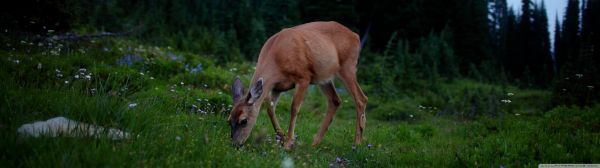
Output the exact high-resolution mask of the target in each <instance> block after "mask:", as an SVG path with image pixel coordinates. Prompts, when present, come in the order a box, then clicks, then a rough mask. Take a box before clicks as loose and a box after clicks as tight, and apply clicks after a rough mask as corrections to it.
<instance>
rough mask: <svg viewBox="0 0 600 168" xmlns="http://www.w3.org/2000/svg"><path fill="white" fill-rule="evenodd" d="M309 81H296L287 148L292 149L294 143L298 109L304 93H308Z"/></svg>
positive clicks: (286, 141)
mask: <svg viewBox="0 0 600 168" xmlns="http://www.w3.org/2000/svg"><path fill="white" fill-rule="evenodd" d="M308 85H309V81H308V80H307V81H305V82H302V83H296V92H295V93H294V98H293V100H292V108H291V114H290V126H289V127H288V134H287V137H286V138H285V144H284V148H285V149H286V150H290V149H291V148H292V146H293V145H294V140H295V137H294V128H295V127H296V116H297V115H298V111H299V110H300V104H302V99H303V98H304V94H306V89H307V88H308Z"/></svg>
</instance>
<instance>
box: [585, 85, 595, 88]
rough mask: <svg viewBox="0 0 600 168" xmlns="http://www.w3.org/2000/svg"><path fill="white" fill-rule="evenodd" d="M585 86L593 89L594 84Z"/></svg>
mask: <svg viewBox="0 0 600 168" xmlns="http://www.w3.org/2000/svg"><path fill="white" fill-rule="evenodd" d="M586 87H587V88H588V89H594V86H592V85H588V86H586Z"/></svg>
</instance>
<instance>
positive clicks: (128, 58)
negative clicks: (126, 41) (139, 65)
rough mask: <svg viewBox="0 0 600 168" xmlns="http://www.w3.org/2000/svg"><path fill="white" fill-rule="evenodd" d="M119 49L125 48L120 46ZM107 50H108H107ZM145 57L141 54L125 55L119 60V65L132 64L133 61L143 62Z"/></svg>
mask: <svg viewBox="0 0 600 168" xmlns="http://www.w3.org/2000/svg"><path fill="white" fill-rule="evenodd" d="M119 50H121V51H122V50H123V48H119ZM105 51H106V50H105ZM143 60H144V58H142V57H141V56H139V55H125V56H123V57H121V58H119V59H118V60H117V65H127V66H131V65H133V63H136V62H141V61H143Z"/></svg>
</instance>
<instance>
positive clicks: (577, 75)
mask: <svg viewBox="0 0 600 168" xmlns="http://www.w3.org/2000/svg"><path fill="white" fill-rule="evenodd" d="M575 76H576V77H577V78H581V77H583V74H575Z"/></svg>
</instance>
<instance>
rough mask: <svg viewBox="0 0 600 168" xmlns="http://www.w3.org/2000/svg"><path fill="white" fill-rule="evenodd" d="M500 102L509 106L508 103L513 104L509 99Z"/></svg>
mask: <svg viewBox="0 0 600 168" xmlns="http://www.w3.org/2000/svg"><path fill="white" fill-rule="evenodd" d="M500 102H502V103H506V104H508V103H510V102H512V101H510V100H508V99H505V100H500Z"/></svg>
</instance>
